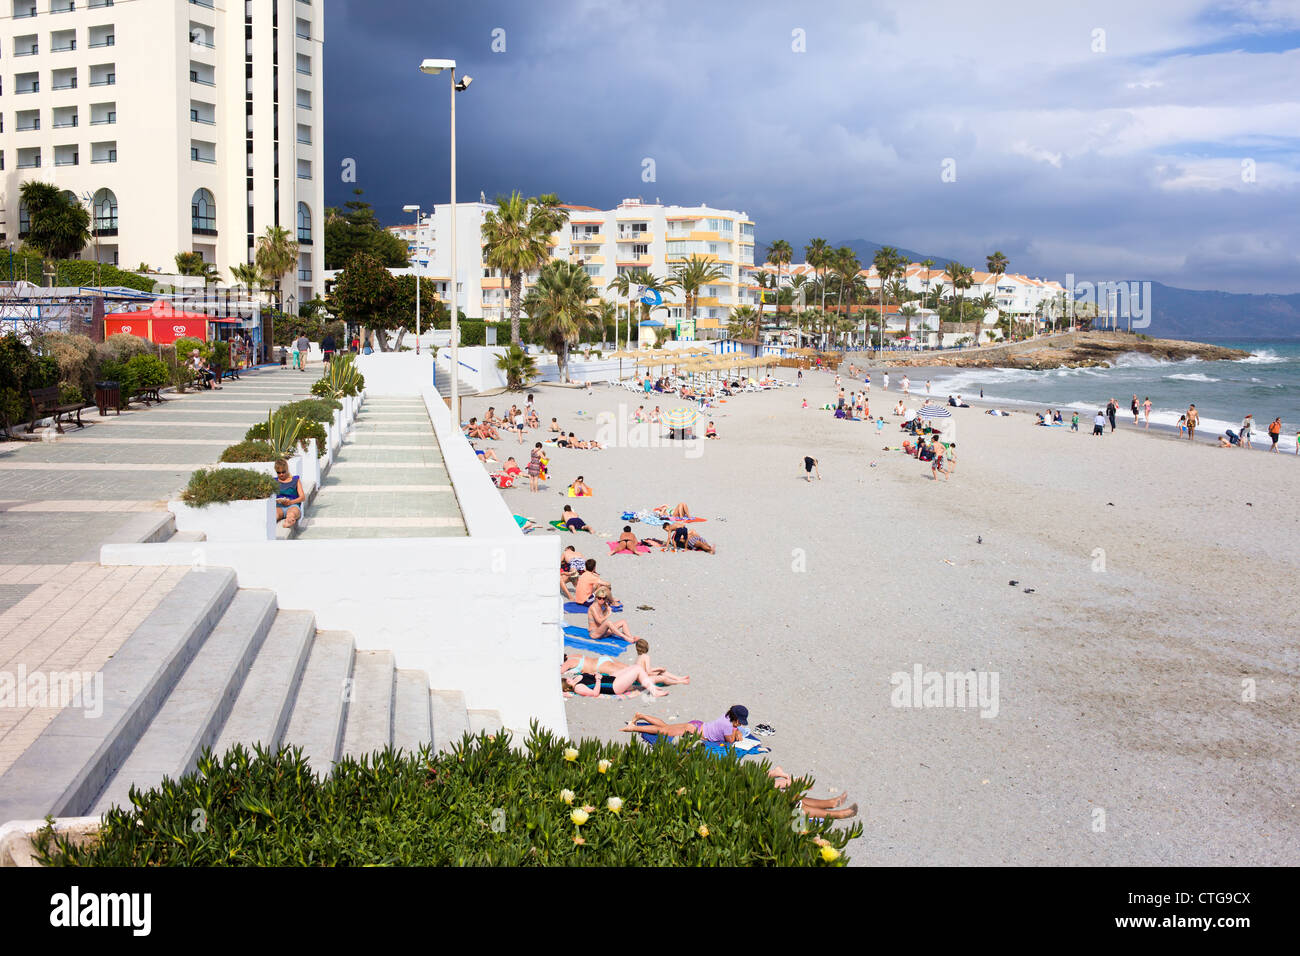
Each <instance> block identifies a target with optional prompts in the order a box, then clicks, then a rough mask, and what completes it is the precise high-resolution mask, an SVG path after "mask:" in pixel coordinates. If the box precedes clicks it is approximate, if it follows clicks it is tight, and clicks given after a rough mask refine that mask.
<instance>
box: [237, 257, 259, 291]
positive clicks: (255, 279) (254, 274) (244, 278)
mask: <svg viewBox="0 0 1300 956" xmlns="http://www.w3.org/2000/svg"><path fill="white" fill-rule="evenodd" d="M230 274H231V275H233V276H234V277H235V285H242V286H243V287H244V288H246V289H248V291H249V293H250V294H251V293H252V292H253V289H254V287H255V286H260V285H261V284H262V273H261V272H259V271H258V268H257V266H256V265H255V264H254V263H251V262H249V263H240V264H239V265H237V266H231V267H230Z"/></svg>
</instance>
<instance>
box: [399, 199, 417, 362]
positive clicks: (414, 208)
mask: <svg viewBox="0 0 1300 956" xmlns="http://www.w3.org/2000/svg"><path fill="white" fill-rule="evenodd" d="M402 212H413V213H415V354H416V355H419V354H420V207H419V205H418V204H416V205H411V206H403V207H402Z"/></svg>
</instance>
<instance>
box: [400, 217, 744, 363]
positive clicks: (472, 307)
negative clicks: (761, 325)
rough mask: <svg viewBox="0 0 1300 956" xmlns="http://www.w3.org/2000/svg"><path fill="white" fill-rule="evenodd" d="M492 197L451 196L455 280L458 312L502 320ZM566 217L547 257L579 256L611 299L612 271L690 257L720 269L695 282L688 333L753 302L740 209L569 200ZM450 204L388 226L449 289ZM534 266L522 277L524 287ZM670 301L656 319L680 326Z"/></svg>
mask: <svg viewBox="0 0 1300 956" xmlns="http://www.w3.org/2000/svg"><path fill="white" fill-rule="evenodd" d="M495 208H496V206H495V204H493V203H488V202H482V201H480V202H468V203H458V204H457V221H456V229H457V237H456V238H457V246H458V249H457V270H456V271H457V273H458V281H457V287H458V289H459V290H460V296H459V302H460V307H461V309H462V311H463V312H464V314H465V315H468V316H472V317H478V316H482V317H484V318H487V319H489V320H498V321H499V320H502V319H506V318H508V317H509V314H510V279H509V277H508V276H501V275H500V274H499V273H497V272H496V271H495V270H493V269H490V268H488V267H487V266H486V265H485V264H484V261H483V250H482V226H483V223H484V222H485V221H486V219H487V215H488V213H489V212H491V211H492V210H493V209H495ZM564 209H565V211H566V213H567V214H568V221H567V222H566V223H565V224H564V226H563V227H562V228H561V229H560V230H559V231H558V232H556V233H555V234H554V235H553V237H552V256H553V257H554V258H557V259H561V260H564V261H568V262H573V263H577V264H579V265H581V266H582V267H583V269H585V270H586V272H587V274H588V275H590V276H591V282H592V285H593V286H594V287H595V288H596V290H597V291H598V292H600V293H601V295H602V296H604V297H605V298H606V299H607V300H609V301H615V299H616V298H617V296H616V294H615V293H614V292H613V290H612V283H613V281H614V279H615V278H616V277H617V276H618V275H619V274H621V273H630V272H635V271H640V270H643V271H645V272H648V273H650V274H652V275H655V276H657V277H659V278H665V277H667V276H669V275H671V274H672V271H673V269H674V268H675V267H676V266H677V265H678V264H680V263H684V262H685V261H686V260H687V259H688V258H689V257H690V256H692V255H699V256H702V257H703V258H705V259H708V260H709V261H710V262H713V263H716V265H717V267H718V268H719V269H720V270H722V272H723V276H722V277H720V278H719V279H718V280H717V281H716V282H714V283H711V284H709V285H707V286H705V287H704V288H702V289H700V290H699V295H698V296H697V298H696V302H695V318H696V328H695V335H696V336H698V337H700V338H716V337H718V336H719V335H720V334H721V332H722V330H723V329H725V328H726V325H727V317H728V316H729V315H730V314H731V310H732V309H733V308H734V307H736V306H738V305H743V304H755V303H756V302H757V286H756V285H754V284H753V282H752V274H753V272H754V271H755V266H754V222H753V220H751V219H750V218H749V217H748V216H747V215H746V214H745V213H744V212H742V211H738V210H730V209H715V208H713V207H711V206H707V205H700V206H668V205H662V204H660V203H658V202H655V203H647V202H644V201H642V200H640V199H625V200H623V201H622V202H621V203H619V205H618V206H617V207H615V208H614V209H597V208H595V207H593V206H579V205H566V206H565V207H564ZM450 226H451V216H450V207H449V206H447V205H441V206H437V207H435V208H434V209H433V210H432V211H430V212H428V213H426V214H424V215H422V216H421V219H420V224H419V226H418V228H417V227H416V225H415V224H414V223H411V224H410V225H402V226H393V227H391V228H390V231H391V232H393V233H394V234H395V235H397V236H399V237H401V238H402V239H404V240H405V241H406V242H407V246H408V248H409V249H410V250H411V261H412V265H413V266H414V267H415V268H416V269H417V270H418V271H419V272H420V273H421V274H422V275H424V276H426V277H428V278H430V279H432V280H433V281H434V282H435V284H436V287H437V289H438V290H439V293H440V294H442V295H444V298H445V296H446V290H447V287H448V284H449V282H450V272H451V255H450ZM536 281H537V273H536V272H533V273H531V274H529V275H526V276H525V277H524V287H525V293H526V292H527V288H528V286H529V285H531V284H532V283H533V282H536ZM664 299H665V304H666V305H667V306H668V308H667V310H666V311H664V312H659V313H656V318H658V319H660V320H661V321H663V322H665V324H668V325H678V323H683V325H682V326H679V328H681V329H682V330H683V332H684V333H688V332H689V330H688V329H686V328H685V325H686V324H688V321H687V320H688V319H689V318H690V317H689V316H688V315H687V314H686V307H685V296H684V295H683V294H682V293H681V291H680V290H676V291H674V292H672V293H669V294H668V295H666V296H665V297H664Z"/></svg>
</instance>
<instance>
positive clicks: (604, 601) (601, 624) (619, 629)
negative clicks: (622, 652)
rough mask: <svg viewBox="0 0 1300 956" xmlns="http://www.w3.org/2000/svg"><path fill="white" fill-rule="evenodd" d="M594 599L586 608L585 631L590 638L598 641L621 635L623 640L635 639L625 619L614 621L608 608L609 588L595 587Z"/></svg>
mask: <svg viewBox="0 0 1300 956" xmlns="http://www.w3.org/2000/svg"><path fill="white" fill-rule="evenodd" d="M594 596H595V598H596V599H595V600H594V601H592V602H591V607H589V608H588V609H587V633H588V634H590V635H591V639H592V640H595V641H598V640H600V639H601V638H602V637H609V636H611V635H613V636H615V637H621V638H623V640H625V641H635V640H636V639H637V637H636V635H635V634H633V633H632V630H631V628H629V627H628V625H627V621H615V620H614V619H613V615H612V614H611V613H610V610H609V588H607V587H598V588H596V593H595V595H594Z"/></svg>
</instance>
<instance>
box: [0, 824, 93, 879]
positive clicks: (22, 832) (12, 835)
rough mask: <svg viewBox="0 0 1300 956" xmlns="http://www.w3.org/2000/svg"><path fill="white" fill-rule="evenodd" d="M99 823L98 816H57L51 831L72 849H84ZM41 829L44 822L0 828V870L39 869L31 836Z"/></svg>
mask: <svg viewBox="0 0 1300 956" xmlns="http://www.w3.org/2000/svg"><path fill="white" fill-rule="evenodd" d="M102 823H103V821H102V820H101V819H100V818H99V817H59V818H57V819H55V821H54V832H55V833H57V834H59V835H60V836H63V837H67V838H68V839H69V840H70V841H71V842H72V843H73V844H74V845H75V846H85V845H86V844H87V843H89V842H90V841H92V840H93V839H95V837H96V835H97V834H98V833H99V828H100V826H101V824H102ZM44 829H45V821H44V820H10V821H9V822H7V823H5V824H3V825H0V867H10V866H39V865H40V864H38V863H37V862H36V859H35V855H36V846H35V837H36V835H37V834H38V833H40V832H41V831H42V830H44Z"/></svg>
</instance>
